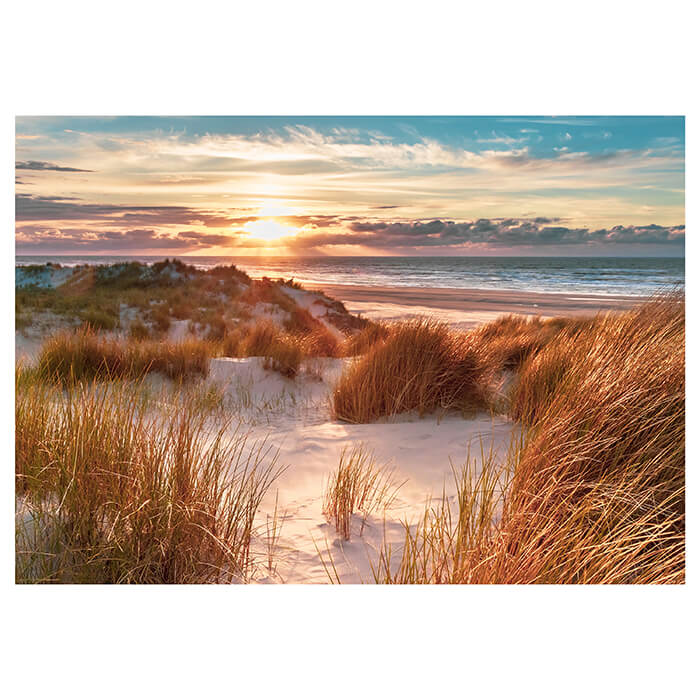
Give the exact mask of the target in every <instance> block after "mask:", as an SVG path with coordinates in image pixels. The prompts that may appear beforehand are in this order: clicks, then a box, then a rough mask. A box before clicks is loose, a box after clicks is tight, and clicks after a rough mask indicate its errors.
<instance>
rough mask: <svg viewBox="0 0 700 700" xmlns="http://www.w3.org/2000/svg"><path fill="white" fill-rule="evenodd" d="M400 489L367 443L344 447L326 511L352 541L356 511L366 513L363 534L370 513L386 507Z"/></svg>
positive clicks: (325, 501) (330, 483)
mask: <svg viewBox="0 0 700 700" xmlns="http://www.w3.org/2000/svg"><path fill="white" fill-rule="evenodd" d="M399 488H400V484H399V485H397V484H396V483H395V481H394V478H393V472H392V470H390V469H387V468H386V467H384V466H381V465H378V464H377V462H376V459H375V458H374V455H373V454H372V453H371V452H368V451H367V449H366V448H365V447H364V445H356V446H355V447H354V448H352V449H351V450H347V449H344V450H343V452H342V454H341V455H340V463H339V464H338V468H337V469H336V471H335V472H333V474H331V476H330V478H329V480H328V485H327V487H326V491H325V494H324V498H323V513H324V514H325V516H326V517H327V518H328V520H329V522H332V523H333V524H334V526H335V529H336V532H337V533H338V534H339V535H340V536H341V537H343V539H346V540H349V539H350V535H351V525H352V515H353V513H361V514H362V523H361V526H360V535H362V531H363V529H364V526H365V523H366V521H367V518H368V517H369V515H370V514H371V513H373V512H375V511H376V510H379V509H382V510H386V508H388V507H389V506H391V504H392V503H393V501H394V499H395V498H396V492H397V490H398V489H399Z"/></svg>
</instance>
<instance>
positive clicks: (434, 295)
mask: <svg viewBox="0 0 700 700" xmlns="http://www.w3.org/2000/svg"><path fill="white" fill-rule="evenodd" d="M306 286H307V287H308V288H309V289H323V291H324V292H326V294H328V295H330V296H331V297H333V298H335V299H338V300H340V301H342V302H343V303H344V304H345V305H346V307H347V309H348V311H350V312H351V313H358V314H362V315H364V316H366V317H367V318H370V319H372V320H399V319H401V318H407V317H408V318H410V317H412V316H419V315H433V316H438V317H439V318H441V319H442V320H445V321H447V322H449V323H451V325H454V326H457V327H465V328H468V327H472V326H475V325H477V324H479V323H485V322H488V321H491V320H493V319H495V318H497V317H498V316H501V315H503V314H522V315H527V316H543V317H546V318H552V317H555V316H584V315H590V314H596V313H599V312H606V311H622V310H625V309H630V308H632V307H634V306H635V305H637V304H639V303H640V301H642V300H643V299H642V298H640V297H639V296H632V295H622V294H619V295H601V294H597V295H596V294H579V293H567V292H562V293H551V292H550V293H547V292H524V291H515V290H498V289H457V288H447V287H445V288H439V287H389V286H380V285H349V284H336V285H334V284H313V283H307V285H306Z"/></svg>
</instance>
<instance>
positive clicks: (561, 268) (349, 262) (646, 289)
mask: <svg viewBox="0 0 700 700" xmlns="http://www.w3.org/2000/svg"><path fill="white" fill-rule="evenodd" d="M164 257H165V256H162V255H161V256H142V255H102V256H98V255H92V256H67V255H51V256H40V255H18V256H17V257H16V258H15V265H16V266H19V265H36V264H39V265H43V264H45V263H47V262H50V263H58V264H60V265H65V266H75V265H86V264H92V265H105V264H112V263H116V262H127V261H139V262H145V263H152V262H156V261H158V260H163V259H164ZM177 258H178V259H179V260H182V261H183V262H186V263H189V264H192V265H196V266H197V267H201V268H211V267H214V266H216V265H231V264H235V265H236V266H237V267H239V268H241V269H242V270H245V272H247V273H248V274H249V275H250V276H251V277H263V276H267V277H271V278H279V277H283V278H285V279H289V278H293V279H295V280H296V281H298V282H301V283H302V284H303V283H308V282H311V283H315V284H320V285H323V284H339V285H345V284H348V285H351V284H353V285H379V286H387V287H441V288H452V289H484V290H494V289H499V290H514V291H530V292H559V293H569V294H570V293H578V294H597V295H604V296H611V295H618V294H626V295H633V296H648V295H650V294H653V293H655V292H658V291H661V290H664V289H669V288H676V289H678V288H680V289H682V288H684V286H685V258H613V257H604V258H602V257H600V258H583V257H579V258H576V257H520V258H516V257H332V256H327V257H248V256H216V257H213V256H210V257H206V256H177Z"/></svg>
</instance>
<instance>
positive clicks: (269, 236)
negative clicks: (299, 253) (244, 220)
mask: <svg viewBox="0 0 700 700" xmlns="http://www.w3.org/2000/svg"><path fill="white" fill-rule="evenodd" d="M244 230H245V231H247V232H248V233H249V234H250V237H251V238H255V239H258V240H261V241H279V240H280V239H282V238H288V237H290V236H295V235H296V234H297V229H295V228H292V227H291V226H285V225H284V224H280V223H279V222H277V221H273V220H271V219H258V220H257V221H251V222H250V223H248V224H246V225H245V227H244Z"/></svg>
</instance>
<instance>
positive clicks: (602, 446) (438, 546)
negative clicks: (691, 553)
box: [375, 296, 685, 584]
mask: <svg viewBox="0 0 700 700" xmlns="http://www.w3.org/2000/svg"><path fill="white" fill-rule="evenodd" d="M561 330H562V329H560V331H561ZM563 330H564V331H566V329H563ZM684 353H685V320H684V303H683V299H682V297H680V296H667V297H662V298H659V299H656V300H654V301H652V302H649V303H646V304H644V305H642V306H640V307H639V308H638V309H636V310H634V311H630V312H626V313H623V314H616V315H612V314H611V315H608V316H605V317H598V318H596V319H595V320H594V321H592V322H590V323H588V324H583V325H581V326H579V327H578V328H576V329H575V330H571V332H559V333H558V334H557V335H556V336H555V337H554V338H553V339H552V340H551V342H550V344H549V345H547V347H546V348H545V349H544V350H543V351H541V352H540V354H539V355H536V356H533V357H531V358H530V359H529V360H528V361H527V363H526V364H525V366H524V367H523V369H522V372H521V375H520V379H519V384H518V386H517V388H516V392H515V397H514V402H513V412H514V414H515V415H516V416H518V417H520V418H522V419H523V420H524V421H526V422H527V423H528V424H529V429H528V430H527V432H526V434H525V436H524V440H523V444H522V445H521V446H520V448H519V449H518V450H517V452H516V453H514V456H513V458H512V461H511V463H510V467H509V469H508V470H507V471H508V474H510V475H512V478H510V479H509V482H508V485H507V488H506V489H503V490H502V493H500V494H498V493H497V492H496V491H495V490H494V491H493V492H492V493H493V496H492V497H491V496H489V493H490V491H489V489H487V490H486V492H485V495H484V496H483V497H481V498H479V499H476V500H475V499H474V498H472V494H473V493H475V492H478V491H479V489H481V491H482V493H484V489H483V484H484V481H483V480H484V479H486V480H487V481H489V480H493V478H494V477H492V476H488V475H487V476H486V477H481V478H482V482H481V485H479V484H478V483H477V485H476V486H474V485H472V484H471V483H469V482H467V481H464V482H463V487H460V488H459V489H458V492H459V494H460V496H459V504H458V507H457V512H456V514H455V513H454V511H453V509H451V506H450V504H449V503H447V502H445V501H444V502H443V503H442V504H440V505H439V506H438V507H437V508H434V509H432V510H429V511H426V515H425V518H424V519H423V521H422V522H421V523H419V524H418V525H417V526H414V527H407V529H406V543H405V546H404V548H403V551H402V553H401V556H400V562H399V564H398V566H396V565H394V564H393V563H392V561H391V556H390V554H391V553H390V552H388V551H386V549H385V551H384V552H383V553H382V556H381V557H380V561H379V563H378V565H377V567H376V569H375V576H376V578H377V580H381V581H385V582H394V583H430V582H445V581H448V582H453V583H617V584H620V583H682V582H683V581H684V578H685V444H684V443H685V354H684ZM561 357H565V358H566V360H565V362H564V363H563V364H560V363H559V358H561ZM485 471H486V473H487V474H496V476H497V477H499V474H500V472H499V468H498V467H494V466H493V465H491V466H490V467H489V466H487V468H486V470H485ZM499 478H500V477H499ZM474 503H478V506H475V505H474ZM484 504H486V506H485V505H484ZM489 504H490V505H489ZM499 504H502V515H501V516H500V517H499V518H487V519H484V518H480V522H482V524H483V526H482V527H479V528H478V529H477V530H473V529H472V530H470V531H469V532H468V533H467V536H466V537H465V536H463V534H462V533H463V532H464V530H463V528H461V525H460V523H462V522H463V521H465V520H467V521H470V520H473V517H474V514H475V507H476V508H477V509H478V510H477V511H476V512H477V513H478V512H482V511H483V510H484V508H485V507H486V509H487V512H492V513H493V512H496V506H497V505H499ZM499 509H500V505H499ZM487 521H488V522H487ZM455 523H456V524H455Z"/></svg>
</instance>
